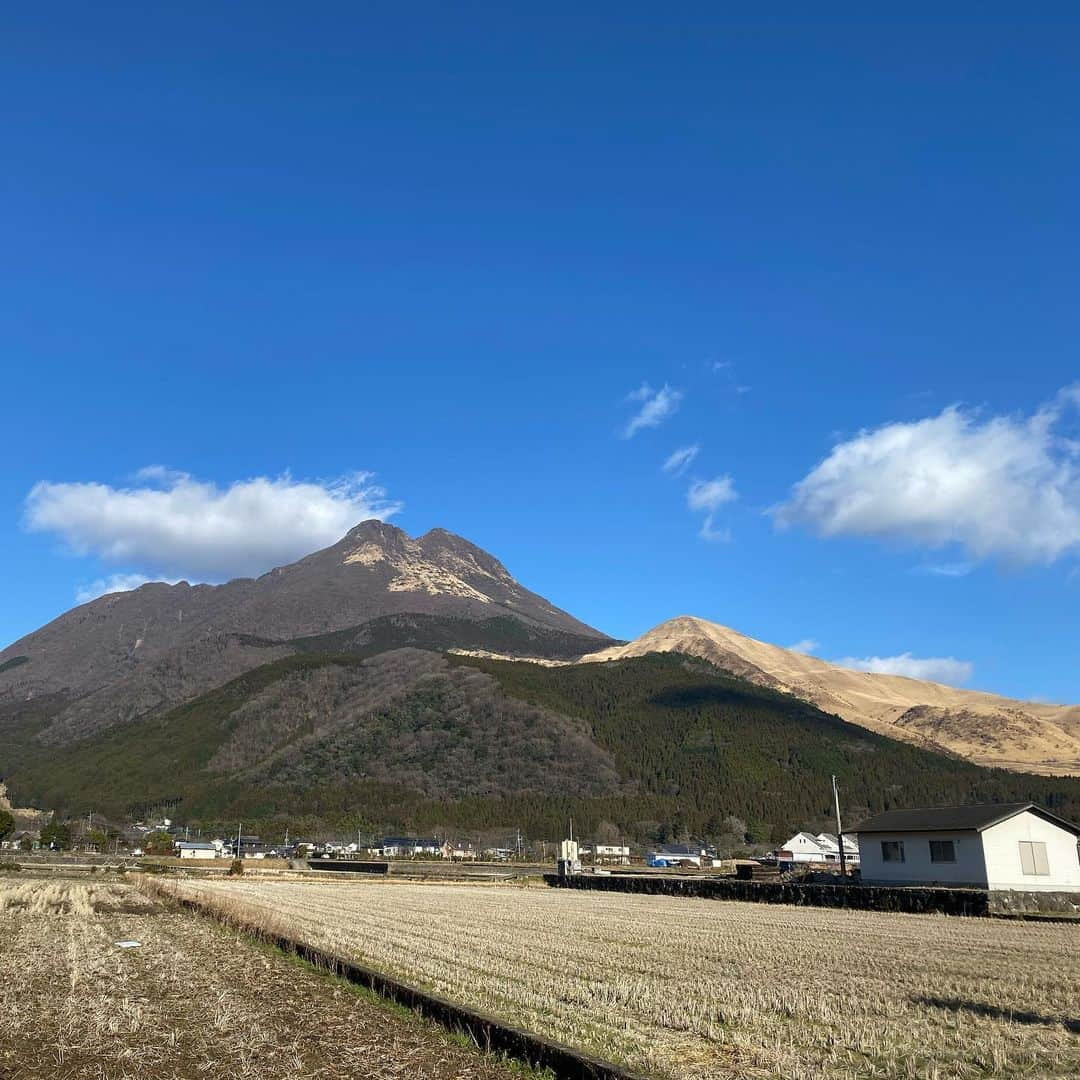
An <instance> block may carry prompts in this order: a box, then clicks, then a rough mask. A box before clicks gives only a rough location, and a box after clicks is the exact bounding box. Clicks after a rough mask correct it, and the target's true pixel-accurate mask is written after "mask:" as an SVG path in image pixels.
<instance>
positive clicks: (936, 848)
mask: <svg viewBox="0 0 1080 1080" xmlns="http://www.w3.org/2000/svg"><path fill="white" fill-rule="evenodd" d="M930 861H931V862H956V843H955V842H954V841H952V840H931V841H930Z"/></svg>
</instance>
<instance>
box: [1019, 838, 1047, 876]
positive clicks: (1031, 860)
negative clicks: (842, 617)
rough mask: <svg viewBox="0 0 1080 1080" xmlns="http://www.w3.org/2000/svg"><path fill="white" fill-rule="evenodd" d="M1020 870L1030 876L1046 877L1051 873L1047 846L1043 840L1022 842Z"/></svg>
mask: <svg viewBox="0 0 1080 1080" xmlns="http://www.w3.org/2000/svg"><path fill="white" fill-rule="evenodd" d="M1020 869H1021V870H1023V872H1024V873H1025V874H1027V875H1029V876H1032V875H1037V876H1039V877H1046V876H1047V875H1048V874H1049V873H1050V863H1049V862H1048V861H1047V859H1046V845H1045V844H1044V843H1043V842H1042V841H1041V840H1021V841H1020Z"/></svg>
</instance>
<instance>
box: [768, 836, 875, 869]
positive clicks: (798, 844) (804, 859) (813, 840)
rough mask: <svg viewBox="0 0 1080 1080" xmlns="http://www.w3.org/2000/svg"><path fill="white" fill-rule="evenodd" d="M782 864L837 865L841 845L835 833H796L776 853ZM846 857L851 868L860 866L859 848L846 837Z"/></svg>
mask: <svg viewBox="0 0 1080 1080" xmlns="http://www.w3.org/2000/svg"><path fill="white" fill-rule="evenodd" d="M776 855H777V859H778V860H779V861H780V862H782V863H789V862H791V863H837V864H839V862H840V844H839V843H838V842H837V839H836V836H835V834H833V833H818V834H817V835H814V833H808V832H799V833H796V834H795V835H794V836H793V837H792V838H791V839H790V840H789V841H788V842H787V843H786V844H784V846H783V847H782V848H781V849H780V850H779V851H778V852H777V853H776ZM844 857H845V859H847V862H848V865H849V866H858V865H859V847H858V845H857V844H856V843H855V841H854V840H853V839H852V838H851V837H850V836H848V835H847V834H845V835H844Z"/></svg>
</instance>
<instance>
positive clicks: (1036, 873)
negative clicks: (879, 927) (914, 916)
mask: <svg viewBox="0 0 1080 1080" xmlns="http://www.w3.org/2000/svg"><path fill="white" fill-rule="evenodd" d="M1078 837H1080V826H1078V825H1074V824H1073V823H1072V822H1070V821H1066V820H1065V819H1064V818H1059V817H1058V816H1057V815H1056V814H1052V813H1050V811H1048V810H1044V809H1043V808H1042V807H1040V806H1036V805H1035V804H1034V803H1029V802H1027V803H997V804H994V805H989V806H942V807H935V808H933V809H925V810H890V811H889V812H887V813H884V814H878V815H877V816H876V817H872V818H871V819H870V820H869V821H865V822H863V823H862V824H861V825H860V826H859V853H860V855H861V857H862V880H863V882H865V883H867V884H879V885H947V886H965V885H966V886H974V887H976V888H981V889H1018V890H1022V891H1025V892H1076V893H1080V844H1078V840H1077V838H1078Z"/></svg>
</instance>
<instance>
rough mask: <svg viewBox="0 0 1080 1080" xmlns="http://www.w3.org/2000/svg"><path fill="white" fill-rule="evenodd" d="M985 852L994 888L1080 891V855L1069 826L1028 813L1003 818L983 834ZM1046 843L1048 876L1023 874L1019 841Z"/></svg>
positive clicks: (1026, 890)
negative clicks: (1007, 818) (1064, 827)
mask: <svg viewBox="0 0 1080 1080" xmlns="http://www.w3.org/2000/svg"><path fill="white" fill-rule="evenodd" d="M982 837H983V850H984V852H985V855H986V867H987V881H988V884H989V887H990V888H991V889H1017V890H1020V891H1023V892H1080V856H1078V855H1077V847H1076V842H1077V837H1076V836H1075V834H1073V833H1071V832H1069V831H1068V830H1067V829H1063V828H1061V827H1060V826H1059V825H1055V824H1053V822H1050V821H1046V820H1045V819H1043V818H1041V817H1039V816H1038V815H1037V814H1032V813H1030V812H1025V813H1023V814H1017V816H1016V817H1014V818H1010V819H1009V820H1008V821H1002V822H1001V823H1000V824H998V825H994V826H992V827H991V828H989V829H985V830H984V831H983V834H982ZM1021 840H1034V841H1037V842H1042V843H1044V844H1046V861H1047V863H1048V865H1049V869H1050V873H1049V874H1048V875H1046V876H1043V875H1038V876H1035V875H1031V874H1025V873H1023V869H1022V866H1021V862H1020V846H1019V845H1020V841H1021Z"/></svg>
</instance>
